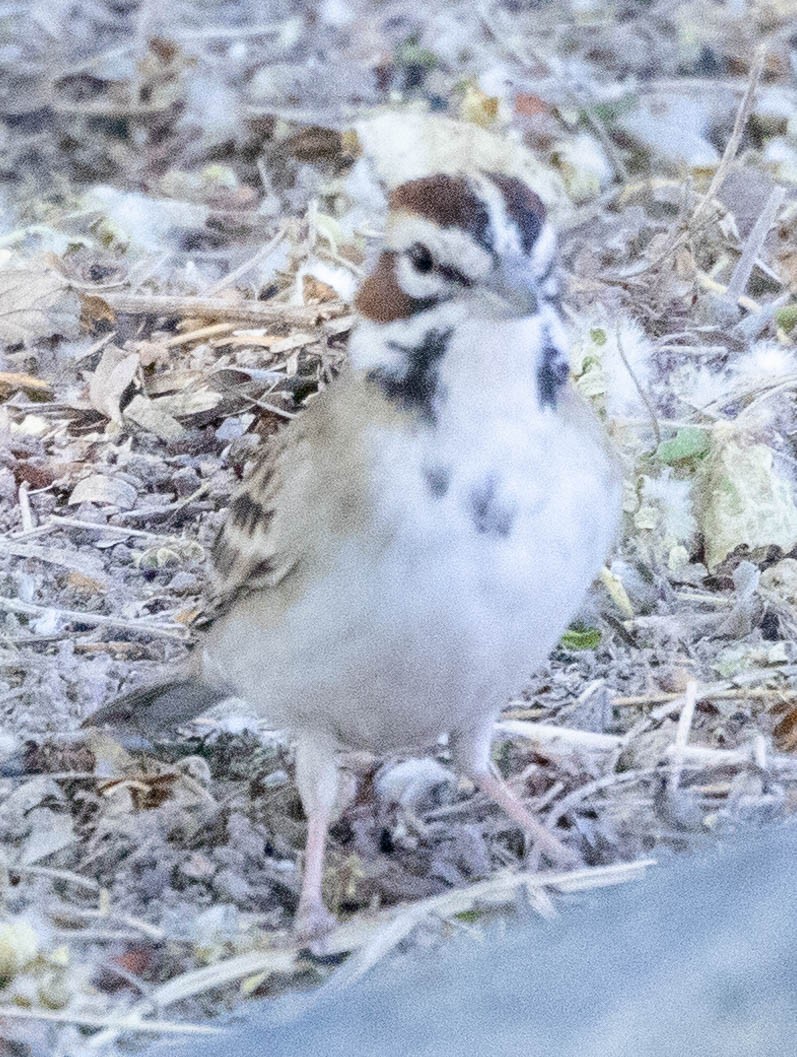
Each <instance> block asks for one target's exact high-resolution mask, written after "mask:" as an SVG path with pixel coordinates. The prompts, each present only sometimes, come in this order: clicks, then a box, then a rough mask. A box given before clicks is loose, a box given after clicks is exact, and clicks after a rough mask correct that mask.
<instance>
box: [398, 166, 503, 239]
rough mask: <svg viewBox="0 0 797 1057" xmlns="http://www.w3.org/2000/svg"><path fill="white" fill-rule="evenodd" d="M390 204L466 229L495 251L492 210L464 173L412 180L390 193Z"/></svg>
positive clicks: (438, 174)
mask: <svg viewBox="0 0 797 1057" xmlns="http://www.w3.org/2000/svg"><path fill="white" fill-rule="evenodd" d="M390 207H391V209H406V210H407V211H408V212H410V213H417V214H418V216H422V217H426V218H427V219H429V220H433V221H434V222H435V223H436V224H439V225H440V226H441V227H444V228H449V227H459V228H462V230H463V231H466V232H467V233H468V234H469V235H470V236H471V237H472V238H473V239H474V240H475V241H476V242H478V243H479V245H480V246H483V247H484V248H485V249H486V250H487V251H488V252H492V249H493V232H492V225H491V223H490V213H489V211H488V209H487V206H486V205H485V204H484V202H483V200H482V199H481V197H480V196H479V195H478V194H477V193H476V191H475V190H474V189H473V187H471V185H470V182H469V181H468V180H467V179H466V178H465V177H464V176H451V175H449V174H447V173H437V174H435V175H434V176H424V177H422V178H421V179H419V180H410V181H409V182H408V183H405V184H402V185H401V186H400V187H397V188H396V189H395V191H393V193H392V194H391V195H390Z"/></svg>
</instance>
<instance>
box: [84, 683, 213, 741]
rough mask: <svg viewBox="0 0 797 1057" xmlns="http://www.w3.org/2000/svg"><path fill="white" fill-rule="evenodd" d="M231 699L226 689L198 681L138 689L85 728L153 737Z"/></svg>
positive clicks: (105, 707) (105, 708) (86, 722)
mask: <svg viewBox="0 0 797 1057" xmlns="http://www.w3.org/2000/svg"><path fill="white" fill-rule="evenodd" d="M229 696H230V691H229V690H228V689H225V688H224V687H218V686H211V685H210V684H209V683H205V682H202V681H201V680H199V679H177V680H171V681H167V682H162V683H155V684H152V685H150V686H142V687H139V688H138V690H133V691H132V692H131V693H129V694H124V695H123V696H122V697H117V698H116V699H115V700H114V701H111V702H109V703H108V704H107V705H103V707H102V708H99V709H98V710H97V711H96V712H93V713H92V714H91V715H90V716H89V717H88V718H87V719H84V720H83V723H82V724H81V725H82V726H84V727H103V726H108V727H111V728H113V730H115V731H117V732H129V733H135V734H143V735H149V734H153V733H154V732H156V731H157V730H159V729H160V728H162V727H176V726H179V725H180V724H181V723H186V722H187V721H188V720H189V719H193V718H194V717H195V716H198V715H199V714H200V712H204V711H205V710H206V709H208V708H210V707H211V705H215V704H217V703H218V702H219V701H223V700H224V698H225V697H229Z"/></svg>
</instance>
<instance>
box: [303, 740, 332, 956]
mask: <svg viewBox="0 0 797 1057" xmlns="http://www.w3.org/2000/svg"><path fill="white" fill-rule="evenodd" d="M296 780H297V783H298V786H299V794H300V796H301V798H302V804H303V806H304V811H305V814H306V815H307V842H306V844H305V853H304V872H303V874H302V888H301V892H300V894H299V907H298V909H297V911H296V920H295V922H294V928H295V930H296V931H297V932H298V934H299V935H300V936H301V937H303V938H305V939H311V938H313V937H315V936H320V935H323V933H325V932H329V930H330V929H332V928H334V926H335V924H336V921H335V917H334V915H332V914H330V912H329V911H328V910H327V908H326V907H325V906H324V897H323V883H324V852H325V848H326V842H327V830H328V829H329V820H330V815H331V813H332V807H333V805H334V803H335V796H336V795H337V787H338V768H337V760H336V751H335V748H334V746H332V745H330V744H327V743H325V742H323V741H322V740H321V739H318V738H314V739H309V738H302V739H300V740H299V743H298V745H297V748H296Z"/></svg>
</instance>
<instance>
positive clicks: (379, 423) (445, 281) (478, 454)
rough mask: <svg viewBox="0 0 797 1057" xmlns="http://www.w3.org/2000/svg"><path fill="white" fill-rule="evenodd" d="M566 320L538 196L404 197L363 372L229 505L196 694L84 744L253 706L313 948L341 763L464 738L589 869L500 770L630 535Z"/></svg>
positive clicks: (167, 699)
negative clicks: (286, 786) (562, 641)
mask: <svg viewBox="0 0 797 1057" xmlns="http://www.w3.org/2000/svg"><path fill="white" fill-rule="evenodd" d="M558 298H559V291H558V280H557V274H556V255H555V237H554V232H553V230H552V227H551V225H550V223H549V222H548V221H547V220H546V215H545V209H544V207H543V204H542V202H541V201H540V199H539V198H538V197H537V195H536V194H535V193H534V192H533V191H532V190H531V189H530V188H529V187H527V186H526V185H525V183H523V182H522V181H521V180H519V179H517V178H515V177H508V176H504V175H499V174H496V173H492V172H480V173H476V174H472V175H469V176H457V175H440V174H438V175H436V176H430V177H424V178H421V179H417V180H412V181H410V182H408V183H405V184H403V185H401V186H400V187H398V188H397V189H396V190H394V191H393V192H392V194H391V198H390V209H389V216H388V222H387V231H386V238H385V245H384V248H383V249H382V252H381V254H380V256H379V258H378V260H377V261H376V265H375V267H374V268H373V270H372V272H371V274H370V275H369V277H368V278H367V279H366V280H365V282H364V284H363V286H362V288H361V290H360V292H359V295H358V297H357V300H356V308H357V311H358V314H359V320H358V322H357V325H356V328H355V330H354V332H353V333H352V337H351V341H350V345H349V360H350V365H349V367H348V369H347V370H346V371H345V373H343V374H342V375H341V376H340V377H339V378H338V379H337V380H336V381H335V382H334V383H333V384H332V385H331V386H330V387H329V388H328V389H326V390H325V391H324V392H323V393H322V394H321V395H320V396H318V397H317V399H315V400H314V401H313V402H312V403H311V404H310V406H309V408H308V409H307V411H306V412H305V413H304V414H303V415H302V416H301V417H300V418H299V419H298V420H296V421H294V422H292V423H291V424H290V425H289V426H288V427H287V428H286V429H285V430H284V431H283V432H282V433H280V434H279V435H278V436H277V437H276V438H275V439H274V440H273V442H272V443H271V444H270V445H269V446H268V449H267V451H266V452H265V453H264V456H263V458H262V459H261V460H260V462H259V464H258V466H257V467H256V468H255V470H254V472H253V473H252V474H251V475H250V476H249V478H248V479H247V480H246V481H245V482H244V484H243V485H242V486H241V488H240V489H239V490H238V492H237V493H236V494H235V495H234V496H233V498H232V501H231V504H230V509H229V514H228V517H227V520H226V523H225V525H224V526H223V528H222V530H221V533H220V535H219V537H218V539H217V540H216V543H215V546H214V548H213V552H212V560H213V575H214V582H213V587H214V593H213V595H212V598H211V600H210V602H209V605H208V608H207V611H206V613H205V615H204V629H203V631H202V635H203V638H202V641H201V643H200V644H199V645H198V646H197V648H196V649H195V651H194V653H193V654H192V658H191V667H190V671H189V672H188V673H187V674H186V675H185V676H184V677H183V678H181V679H180V680H178V681H171V682H167V683H164V684H161V685H159V686H156V687H149V688H144V689H142V690H139V691H137V692H134V693H133V694H130V695H128V696H127V697H125V698H122V699H120V700H119V701H117V702H114V703H113V704H111V705H109V706H107V707H106V708H104V709H101V710H100V712H99V713H97V714H95V715H94V716H93V717H91V718H90V720H89V722H91V723H93V724H97V723H102V722H111V723H115V724H117V725H120V724H121V725H123V726H127V727H134V728H137V729H139V730H142V729H143V730H145V731H146V730H151V729H153V728H154V727H156V726H157V725H159V724H166V723H169V724H175V723H178V722H180V721H184V720H187V719H188V718H190V717H193V716H194V715H196V714H197V713H199V712H200V711H202V710H203V709H205V708H207V707H208V706H209V705H211V704H213V703H214V702H216V701H218V700H220V699H222V698H223V697H225V696H228V695H230V694H235V695H237V696H239V697H242V698H245V699H246V700H247V702H248V703H249V705H250V706H251V707H252V708H253V709H255V710H256V711H257V712H258V713H261V714H262V715H264V716H266V717H267V718H268V720H269V722H270V723H271V724H273V725H274V726H278V727H284V728H287V729H288V730H290V731H291V732H292V733H293V734H294V735H295V738H296V743H297V754H296V774H297V782H298V786H299V791H300V794H301V798H302V802H303V805H304V808H305V812H306V814H307V819H308V836H307V846H306V854H305V860H304V875H303V879H302V889H301V895H300V902H299V910H298V926H299V928H300V929H301V931H302V932H304V933H307V934H311V933H314V932H318V931H320V930H322V929H323V928H324V927H326V926H327V925H328V923H329V918H330V915H329V914H328V912H327V911H326V910H325V908H324V905H323V902H322V894H321V890H322V873H323V862H324V846H325V842H326V836H327V828H328V823H329V819H330V812H331V810H332V807H333V801H334V798H335V795H336V789H337V758H338V755H339V753H340V751H341V750H345V749H365V750H369V751H371V752H376V753H390V752H393V751H395V750H402V749H407V748H421V747H425V746H429V745H433V744H434V743H435V742H436V741H437V740H438V739H439V738H440V737H441V735H448V738H449V743H450V747H451V753H452V757H453V761H454V764H455V765H456V766H458V768H459V769H461V770H462V771H463V772H464V773H465V774H467V775H469V776H470V777H471V778H472V779H473V781H474V782H475V783H476V785H477V786H478V787H480V788H481V789H482V790H483V791H484V792H485V793H486V794H487V795H488V796H489V797H491V798H492V799H493V800H494V801H496V802H497V803H498V804H499V805H501V807H503V808H504V810H505V811H506V812H507V813H508V814H509V815H510V816H511V817H512V818H513V819H514V820H516V821H517V822H518V824H519V825H520V826H521V827H523V829H524V830H525V831H526V832H527V833H529V834H530V835H531V836H532V837H533V839H534V840H535V841H536V842H537V844H538V846H539V848H540V850H541V851H542V852H544V853H545V854H546V855H547V856H548V857H549V858H550V859H552V860H555V861H560V862H561V861H567V860H572V859H573V853H572V852H571V851H570V850H569V849H567V848H566V847H565V846H564V845H563V844H562V843H560V841H559V840H558V839H556V838H555V837H554V836H553V835H552V834H550V833H549V832H548V831H547V830H546V829H544V827H543V826H542V825H541V824H540V823H539V822H537V821H536V820H535V819H534V818H533V817H532V816H531V815H530V813H529V812H528V811H527V810H526V808H525V807H524V806H523V804H522V803H521V802H520V800H519V799H517V798H516V797H515V795H514V794H513V793H512V792H511V791H510V790H509V789H508V787H507V786H506V785H504V783H503V782H502V781H501V780H500V779H499V778H498V777H497V776H496V775H495V774H494V773H493V771H492V769H491V764H490V741H491V731H492V726H493V721H494V719H495V716H496V714H497V712H498V711H499V709H500V708H501V706H502V704H503V703H504V702H505V701H506V699H507V697H508V696H509V695H510V694H511V693H512V691H515V690H517V689H519V688H520V687H522V685H523V682H524V680H525V679H526V677H527V676H528V675H529V674H530V673H531V671H532V670H533V669H534V668H535V667H536V666H538V665H539V664H540V663H541V662H542V661H543V660H544V659H545V657H546V655H547V654H548V652H549V651H550V649H551V648H552V647H553V645H554V644H555V643H556V641H557V639H558V637H559V635H560V634H561V632H562V630H563V629H564V628H565V626H566V625H567V623H568V621H569V620H570V619H571V618H572V617H573V615H574V613H575V611H576V609H577V607H578V606H579V604H580V602H581V600H582V596H583V595H584V593H585V591H586V589H587V587H588V586H589V584H590V582H591V581H592V579H593V577H594V576H595V575H596V573H597V572H598V570H599V568H600V565H601V562H602V561H603V559H604V557H605V555H606V552H607V550H608V548H609V547H610V545H611V542H612V539H613V536H614V534H615V531H616V528H617V524H618V516H619V494H620V486H619V480H618V474H617V471H616V468H615V464H614V461H613V459H612V457H611V455H610V453H609V451H608V450H607V446H606V443H605V438H604V436H603V433H602V430H601V428H600V426H599V424H598V422H597V421H596V419H595V418H594V417H593V415H592V414H591V413H590V411H589V410H588V409H587V408H586V407H585V406H584V405H583V404H582V403H581V402H580V400H579V399H578V397H577V396H576V394H575V392H574V391H573V389H572V388H571V386H570V385H569V383H568V362H567V356H566V351H565V348H566V340H565V332H564V329H563V325H562V320H561V317H560V312H559V300H558Z"/></svg>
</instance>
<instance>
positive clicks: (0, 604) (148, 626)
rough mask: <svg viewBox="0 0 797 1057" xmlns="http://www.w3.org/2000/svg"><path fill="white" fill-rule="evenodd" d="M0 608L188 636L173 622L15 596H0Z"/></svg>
mask: <svg viewBox="0 0 797 1057" xmlns="http://www.w3.org/2000/svg"><path fill="white" fill-rule="evenodd" d="M0 609H5V610H6V611H7V612H9V613H23V614H24V615H25V616H33V617H43V616H45V615H46V614H49V613H55V614H56V615H57V616H59V617H60V618H61V619H62V620H66V621H68V622H69V623H70V624H90V625H94V626H96V627H109V628H124V629H125V630H126V631H135V632H136V633H137V634H141V635H155V636H157V637H158V638H163V639H173V640H175V641H177V642H184V641H185V640H186V638H187V637H188V631H187V629H185V628H182V629H181V631H180V633H178V631H177V629H178V628H180V627H181V626H180V625H179V624H173V625H172V627H170V628H166V627H163V626H162V625H161V624H153V623H151V622H149V621H147V620H124V619H123V618H122V617H107V616H105V615H103V614H101V613H81V612H79V611H77V610H75V609H59V608H58V607H57V606H37V605H34V603H33V602H21V601H19V600H18V599H16V598H3V597H0Z"/></svg>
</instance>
